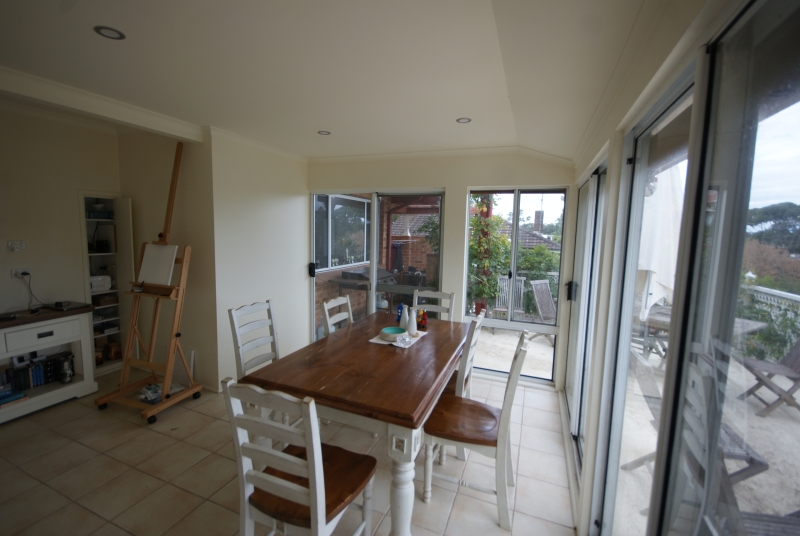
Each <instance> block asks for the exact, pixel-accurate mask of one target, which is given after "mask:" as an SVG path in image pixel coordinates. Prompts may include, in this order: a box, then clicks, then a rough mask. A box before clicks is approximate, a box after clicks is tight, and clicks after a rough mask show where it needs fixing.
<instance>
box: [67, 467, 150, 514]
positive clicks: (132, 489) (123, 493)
mask: <svg viewBox="0 0 800 536" xmlns="http://www.w3.org/2000/svg"><path fill="white" fill-rule="evenodd" d="M163 485H164V482H162V481H161V480H159V479H157V478H155V477H152V476H150V475H148V474H145V473H142V472H141V471H137V470H136V469H130V470H128V471H126V472H124V473H122V474H121V475H119V476H118V477H116V478H113V479H111V480H109V481H108V482H106V483H105V484H103V485H102V486H100V487H98V488H96V489H94V490H93V491H90V492H89V493H87V494H86V495H84V496H83V497H81V498H80V499H78V502H79V503H80V504H81V505H83V506H85V507H86V508H88V509H89V510H91V511H92V512H94V513H96V514H97V515H99V516H102V517H103V518H105V519H107V520H111V519H114V518H115V517H116V516H118V515H119V514H121V513H122V512H124V511H125V510H127V509H128V508H130V507H131V506H133V505H134V504H136V503H137V502H139V501H141V500H142V499H144V498H145V497H147V496H148V495H150V494H151V493H153V492H154V491H155V490H157V489H158V488H160V487H161V486H163Z"/></svg>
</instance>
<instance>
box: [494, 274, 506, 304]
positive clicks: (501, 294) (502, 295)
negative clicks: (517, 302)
mask: <svg viewBox="0 0 800 536" xmlns="http://www.w3.org/2000/svg"><path fill="white" fill-rule="evenodd" d="M497 289H498V294H497V298H496V299H495V303H494V306H495V309H508V276H507V275H501V276H498V277H497Z"/></svg>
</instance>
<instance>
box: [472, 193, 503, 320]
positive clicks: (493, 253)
mask: <svg viewBox="0 0 800 536" xmlns="http://www.w3.org/2000/svg"><path fill="white" fill-rule="evenodd" d="M494 205H495V200H494V196H493V195H491V194H476V195H471V196H470V208H471V210H470V212H471V213H473V215H472V216H470V219H469V261H470V266H469V269H468V272H467V289H468V298H469V299H470V301H473V300H474V301H476V302H477V301H483V302H484V305H485V300H488V299H493V298H496V297H497V295H498V293H499V288H498V285H497V277H498V276H499V275H500V274H503V273H505V272H507V271H508V266H509V261H510V259H511V241H510V240H509V239H508V237H507V236H505V235H503V234H502V233H500V228H501V227H502V225H503V223H504V220H503V218H501V217H500V216H494V215H492V208H493V207H494Z"/></svg>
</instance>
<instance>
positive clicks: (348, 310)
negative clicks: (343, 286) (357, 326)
mask: <svg viewBox="0 0 800 536" xmlns="http://www.w3.org/2000/svg"><path fill="white" fill-rule="evenodd" d="M337 307H344V311H342V310H341V309H340V310H339V312H337V313H334V314H331V309H335V308H337ZM322 310H323V312H324V313H325V322H323V325H324V326H325V336H326V337H327V336H328V335H330V334H331V333H333V332H334V331H336V324H341V326H339V327H340V328H343V327H346V326H349V325H350V324H352V323H353V309H352V307H350V296H339V297H338V298H334V299H332V300H331V301H329V302H325V303H323V304H322Z"/></svg>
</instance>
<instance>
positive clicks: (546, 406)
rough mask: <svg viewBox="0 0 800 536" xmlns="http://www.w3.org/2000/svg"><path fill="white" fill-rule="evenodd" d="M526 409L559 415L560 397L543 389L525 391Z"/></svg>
mask: <svg viewBox="0 0 800 536" xmlns="http://www.w3.org/2000/svg"><path fill="white" fill-rule="evenodd" d="M525 407H526V408H536V409H542V410H545V411H551V412H553V413H558V412H559V409H558V395H556V394H555V393H554V392H549V391H545V390H542V389H533V388H527V389H525Z"/></svg>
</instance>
